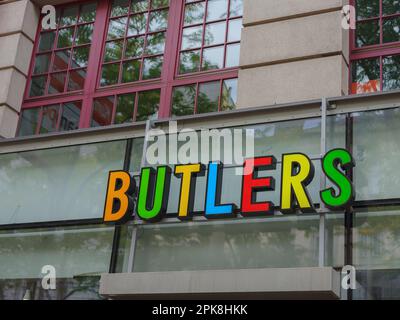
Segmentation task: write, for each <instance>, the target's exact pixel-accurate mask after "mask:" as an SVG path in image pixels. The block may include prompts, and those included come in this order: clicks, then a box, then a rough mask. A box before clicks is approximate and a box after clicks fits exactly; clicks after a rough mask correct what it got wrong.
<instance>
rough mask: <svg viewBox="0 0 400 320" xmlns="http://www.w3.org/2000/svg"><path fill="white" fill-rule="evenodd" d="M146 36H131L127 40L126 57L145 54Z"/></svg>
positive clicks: (136, 56) (137, 56)
mask: <svg viewBox="0 0 400 320" xmlns="http://www.w3.org/2000/svg"><path fill="white" fill-rule="evenodd" d="M143 47H144V37H136V38H130V39H128V40H127V41H126V50H125V58H139V57H141V56H142V54H143Z"/></svg>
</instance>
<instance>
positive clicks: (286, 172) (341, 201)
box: [103, 149, 354, 223]
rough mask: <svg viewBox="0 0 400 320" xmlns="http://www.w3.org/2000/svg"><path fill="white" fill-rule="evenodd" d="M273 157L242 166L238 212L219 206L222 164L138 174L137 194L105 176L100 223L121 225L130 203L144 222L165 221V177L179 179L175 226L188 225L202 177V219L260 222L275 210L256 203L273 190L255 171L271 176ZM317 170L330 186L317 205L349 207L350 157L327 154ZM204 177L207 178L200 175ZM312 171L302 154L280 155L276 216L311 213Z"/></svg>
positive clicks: (114, 175)
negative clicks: (257, 219) (246, 218)
mask: <svg viewBox="0 0 400 320" xmlns="http://www.w3.org/2000/svg"><path fill="white" fill-rule="evenodd" d="M276 163H277V160H276V158H275V157H274V156H267V157H258V158H252V159H247V160H246V161H245V163H244V165H243V177H242V185H241V186H238V188H241V191H242V192H241V208H237V207H236V206H235V205H234V204H231V203H221V189H222V174H223V164H221V163H217V162H211V163H209V164H208V168H207V169H208V170H206V167H205V166H204V165H202V164H188V165H176V166H175V168H174V172H173V173H172V170H171V168H170V167H168V166H159V167H157V168H156V169H155V168H143V169H142V171H141V176H140V185H139V189H138V190H136V183H135V180H134V178H133V177H131V175H130V174H129V173H128V172H125V171H112V172H110V174H109V179H108V186H107V195H106V203H105V207H104V216H103V220H104V222H106V223H124V222H126V221H127V220H129V219H131V218H132V215H133V210H134V201H136V215H137V216H138V217H139V218H140V219H142V220H144V221H147V222H157V221H160V220H161V219H163V218H164V217H165V216H166V211H167V205H168V196H169V191H170V181H171V175H172V174H174V175H175V176H176V177H178V178H180V180H181V186H180V196H179V207H178V208H179V209H178V212H177V216H178V218H179V219H181V220H188V219H191V218H192V216H193V214H194V212H193V206H194V198H195V195H196V192H199V190H196V178H197V177H199V176H201V175H205V174H206V175H207V184H206V190H205V192H206V195H205V203H204V212H203V214H204V216H205V217H206V218H208V219H213V218H232V217H234V216H235V215H236V214H238V213H240V214H241V215H242V216H263V215H269V214H273V211H274V210H275V209H277V208H276V207H275V205H274V204H273V203H272V202H257V201H256V195H257V193H259V192H265V191H273V190H275V179H274V178H273V177H263V178H261V177H259V172H260V171H265V170H266V171H273V170H276ZM321 165H322V170H323V173H324V174H325V176H326V177H327V179H329V180H330V181H331V182H332V183H333V184H334V185H335V186H336V190H335V189H334V188H327V189H325V190H321V191H320V198H321V201H322V202H323V203H324V204H325V205H326V206H327V207H328V208H330V209H331V210H339V209H344V208H346V207H348V206H350V205H351V204H352V202H353V201H354V188H353V185H352V183H351V181H350V180H349V178H348V177H347V176H346V174H345V172H346V171H347V170H349V169H350V168H352V167H354V161H353V158H352V156H351V154H350V153H349V152H348V151H347V150H344V149H334V150H331V151H329V152H328V153H327V154H326V155H325V156H324V157H323V159H322V160H321ZM206 172H207V173H206ZM314 173H315V168H314V165H313V163H312V161H311V160H310V159H309V158H308V157H307V156H306V155H304V154H302V153H290V154H284V155H282V169H281V190H280V207H279V208H278V210H279V211H281V212H283V213H294V212H295V211H296V210H298V209H299V210H301V211H302V212H312V211H315V208H314V204H313V202H312V200H311V198H310V196H309V194H308V191H307V187H308V186H309V184H310V183H311V182H312V180H313V179H314Z"/></svg>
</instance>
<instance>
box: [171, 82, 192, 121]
mask: <svg viewBox="0 0 400 320" xmlns="http://www.w3.org/2000/svg"><path fill="white" fill-rule="evenodd" d="M195 96H196V85H191V86H185V87H179V88H175V89H174V93H173V97H172V114H173V115H174V116H185V115H191V114H193V113H194V100H195Z"/></svg>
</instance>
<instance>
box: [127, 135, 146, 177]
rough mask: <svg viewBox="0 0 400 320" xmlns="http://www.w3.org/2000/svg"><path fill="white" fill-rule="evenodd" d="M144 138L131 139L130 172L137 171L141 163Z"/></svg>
mask: <svg viewBox="0 0 400 320" xmlns="http://www.w3.org/2000/svg"><path fill="white" fill-rule="evenodd" d="M143 143H144V138H136V139H133V145H132V153H131V163H130V166H129V171H130V172H139V171H140V166H141V163H142V154H143Z"/></svg>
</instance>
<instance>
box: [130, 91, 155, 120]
mask: <svg viewBox="0 0 400 320" xmlns="http://www.w3.org/2000/svg"><path fill="white" fill-rule="evenodd" d="M159 106H160V90H151V91H145V92H141V93H139V105H138V113H137V116H136V121H145V120H148V119H150V118H153V117H155V116H156V115H157V113H158V108H159Z"/></svg>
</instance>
